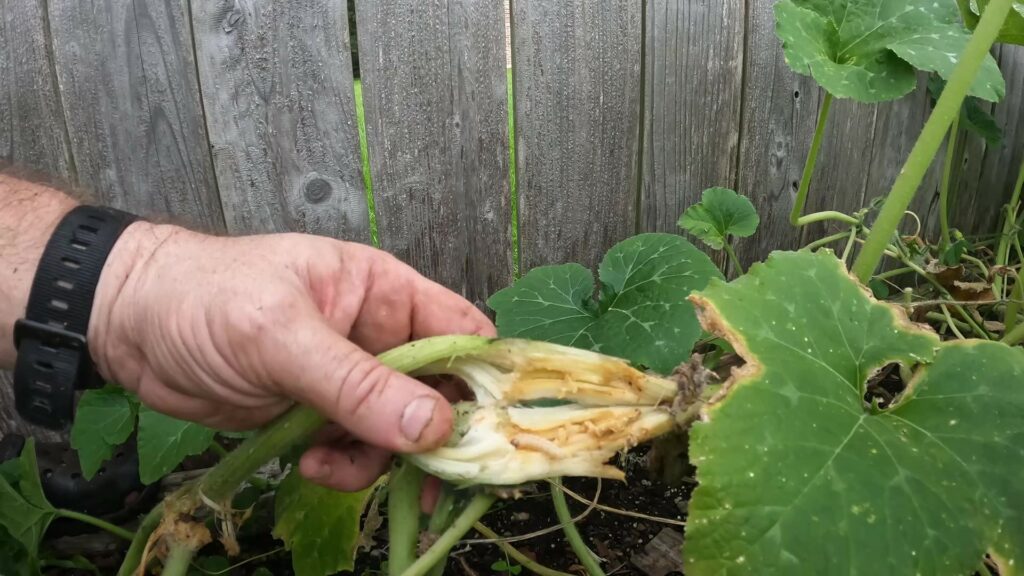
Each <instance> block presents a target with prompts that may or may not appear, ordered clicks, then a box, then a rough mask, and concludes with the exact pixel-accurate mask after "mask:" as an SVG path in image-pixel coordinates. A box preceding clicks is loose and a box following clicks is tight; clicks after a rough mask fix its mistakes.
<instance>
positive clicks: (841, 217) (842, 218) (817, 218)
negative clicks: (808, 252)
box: [795, 210, 860, 226]
mask: <svg viewBox="0 0 1024 576" xmlns="http://www.w3.org/2000/svg"><path fill="white" fill-rule="evenodd" d="M826 220H838V221H839V222H842V223H844V224H850V225H851V226H856V225H857V224H860V220H857V219H856V218H854V217H853V216H850V215H849V214H845V213H843V212H837V211H835V210H823V211H821V212H814V213H813V214H808V215H806V216H801V217H800V218H798V219H797V221H796V224H795V225H796V226H806V225H808V224H813V223H815V222H825V221H826Z"/></svg>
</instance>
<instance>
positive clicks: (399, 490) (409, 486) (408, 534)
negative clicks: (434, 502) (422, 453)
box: [388, 459, 426, 576]
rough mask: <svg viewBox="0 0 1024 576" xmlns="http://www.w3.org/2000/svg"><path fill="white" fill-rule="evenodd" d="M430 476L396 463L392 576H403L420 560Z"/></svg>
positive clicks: (391, 490)
mask: <svg viewBox="0 0 1024 576" xmlns="http://www.w3.org/2000/svg"><path fill="white" fill-rule="evenodd" d="M425 476H426V475H425V474H424V472H423V470H420V469H419V468H418V467H416V466H415V465H414V464H413V463H412V462H409V461H406V460H401V459H399V460H396V462H395V465H394V467H393V468H392V470H391V481H390V482H389V483H388V540H389V545H388V574H390V575H391V576H400V575H401V574H402V573H404V572H405V571H406V570H407V569H408V568H409V567H410V566H412V564H413V562H415V561H416V547H417V545H418V544H419V535H420V494H421V492H422V490H423V478H424V477H425Z"/></svg>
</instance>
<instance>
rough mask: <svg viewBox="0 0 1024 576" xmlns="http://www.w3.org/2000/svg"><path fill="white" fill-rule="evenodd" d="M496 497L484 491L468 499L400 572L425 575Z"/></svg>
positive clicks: (488, 508) (389, 561) (419, 575)
mask: <svg viewBox="0 0 1024 576" xmlns="http://www.w3.org/2000/svg"><path fill="white" fill-rule="evenodd" d="M496 499H497V498H496V497H495V496H494V495H493V494H489V493H486V492H480V493H478V494H477V495H476V496H473V499H472V500H470V501H469V504H467V505H466V507H465V509H463V510H462V513H461V514H459V516H458V518H456V519H455V521H454V522H452V525H451V526H450V527H448V529H447V530H445V531H444V534H441V536H439V537H438V539H437V540H436V541H435V542H434V544H433V545H432V546H431V547H430V548H428V549H427V551H426V552H424V553H423V555H422V556H420V557H419V558H418V559H417V560H416V561H415V562H413V564H412V566H409V568H408V569H407V570H405V571H404V572H402V576H425V575H426V574H427V573H428V572H430V570H431V569H432V568H433V567H434V566H436V565H437V563H438V562H440V561H441V560H442V559H443V558H444V557H445V556H447V555H448V552H449V551H450V550H451V549H452V547H453V546H455V545H456V544H458V543H459V540H461V539H462V537H463V536H464V535H465V534H466V532H469V531H470V529H472V528H473V525H474V524H476V522H477V521H478V520H480V518H483V516H484V514H486V513H487V511H488V510H490V508H491V505H492V504H494V501H495V500H496ZM390 563H391V559H390V558H389V559H388V565H389V566H390Z"/></svg>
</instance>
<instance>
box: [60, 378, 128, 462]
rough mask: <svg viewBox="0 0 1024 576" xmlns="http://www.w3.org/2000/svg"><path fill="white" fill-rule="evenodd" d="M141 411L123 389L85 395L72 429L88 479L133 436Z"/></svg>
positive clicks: (104, 390) (112, 387)
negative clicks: (138, 411) (137, 414)
mask: <svg viewBox="0 0 1024 576" xmlns="http://www.w3.org/2000/svg"><path fill="white" fill-rule="evenodd" d="M137 410H138V401H137V400H135V398H134V397H133V396H132V395H131V394H129V393H128V392H127V391H125V390H124V389H122V388H118V387H115V386H107V387H105V388H101V389H99V390H88V391H86V392H85V394H82V398H81V399H80V400H79V401H78V407H77V408H76V409H75V422H74V424H72V426H71V447H72V448H74V449H75V450H76V451H77V453H78V461H79V463H80V464H81V467H82V475H83V476H84V477H85V479H86V480H89V479H91V478H92V477H93V476H94V475H95V474H96V472H97V471H98V470H99V469H100V467H101V466H102V465H103V463H104V462H106V461H107V460H108V459H109V458H110V456H111V455H113V453H114V449H115V448H117V447H118V446H120V445H121V444H123V443H124V442H125V440H127V439H128V437H129V436H131V435H132V432H133V431H134V430H135V415H136V412H137Z"/></svg>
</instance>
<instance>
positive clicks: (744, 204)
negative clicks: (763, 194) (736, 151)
mask: <svg viewBox="0 0 1024 576" xmlns="http://www.w3.org/2000/svg"><path fill="white" fill-rule="evenodd" d="M760 222H761V220H760V218H758V217H757V210H755V209H754V205H753V204H752V203H751V202H750V200H749V199H747V197H746V196H740V195H739V194H737V193H736V192H734V191H732V190H730V189H728V188H708V189H707V190H705V191H704V193H703V194H702V195H701V199H700V202H699V203H697V204H694V205H693V206H690V207H689V208H687V209H686V212H684V213H683V215H682V216H681V217H680V218H679V223H678V224H679V227H680V228H682V229H684V230H686V231H687V232H689V233H690V234H693V235H694V236H696V237H698V238H700V239H701V240H703V241H704V242H705V243H706V244H707V245H708V246H711V247H712V248H714V249H715V250H721V249H722V246H724V245H725V243H726V242H728V241H729V236H736V237H740V238H746V237H747V236H750V235H752V234H753V233H754V232H755V231H756V230H757V225H758V224H759V223H760Z"/></svg>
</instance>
